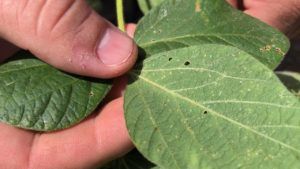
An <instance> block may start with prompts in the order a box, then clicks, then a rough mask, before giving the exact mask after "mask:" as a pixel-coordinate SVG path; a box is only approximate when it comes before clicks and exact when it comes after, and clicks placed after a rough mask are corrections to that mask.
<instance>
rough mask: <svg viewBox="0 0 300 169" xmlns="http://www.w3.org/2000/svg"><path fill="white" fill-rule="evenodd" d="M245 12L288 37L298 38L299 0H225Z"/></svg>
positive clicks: (299, 36)
mask: <svg viewBox="0 0 300 169" xmlns="http://www.w3.org/2000/svg"><path fill="white" fill-rule="evenodd" d="M227 1H228V2H229V3H230V4H231V5H232V6H234V7H236V8H238V7H239V8H241V10H243V11H244V12H245V13H246V14H248V15H251V16H253V17H255V18H258V19H260V20H261V21H263V22H265V23H267V24H269V25H270V26H273V27H275V28H277V29H279V30H280V31H282V32H283V33H285V34H286V35H287V36H288V37H289V38H290V39H299V38H300V1H299V0H227Z"/></svg>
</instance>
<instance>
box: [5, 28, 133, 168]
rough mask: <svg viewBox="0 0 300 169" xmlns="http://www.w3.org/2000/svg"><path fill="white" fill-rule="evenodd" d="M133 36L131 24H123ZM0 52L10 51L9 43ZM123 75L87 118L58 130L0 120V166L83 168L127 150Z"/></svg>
mask: <svg viewBox="0 0 300 169" xmlns="http://www.w3.org/2000/svg"><path fill="white" fill-rule="evenodd" d="M126 30H127V33H128V35H129V36H133V32H134V30H135V25H132V24H129V25H127V27H126ZM6 47H8V48H6V50H2V49H5V48H0V53H4V52H5V53H6V54H11V53H12V52H13V51H14V50H9V49H13V47H11V46H6ZM126 83H127V79H126V77H120V78H117V79H116V80H115V85H114V86H113V88H112V90H111V92H110V93H109V94H108V96H107V97H106V99H105V101H104V102H105V106H104V107H103V108H102V109H100V110H97V111H96V112H95V113H94V114H93V115H92V116H91V117H89V118H88V119H87V120H85V121H83V122H81V123H80V124H78V125H76V126H74V127H72V128H69V129H66V130H62V131H56V132H51V133H36V132H32V131H27V130H23V129H18V128H15V127H11V126H9V125H6V124H2V123H0V130H1V132H0V150H1V151H0V161H1V163H0V168H4V169H5V168H9V169H37V168H42V169H54V168H61V169H86V168H94V167H98V166H101V165H103V164H105V163H107V162H108V161H110V160H113V159H115V158H118V157H121V156H122V155H124V154H126V153H127V152H129V151H130V150H131V149H132V148H133V145H132V143H131V141H130V139H129V136H128V133H127V129H126V125H125V120H124V112H123V98H122V95H123V91H124V89H125V87H126Z"/></svg>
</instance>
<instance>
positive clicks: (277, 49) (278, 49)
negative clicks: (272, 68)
mask: <svg viewBox="0 0 300 169" xmlns="http://www.w3.org/2000/svg"><path fill="white" fill-rule="evenodd" d="M275 51H276V52H277V53H278V54H280V55H282V56H283V55H284V52H283V51H282V50H281V49H280V48H276V49H275Z"/></svg>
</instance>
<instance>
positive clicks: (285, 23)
mask: <svg viewBox="0 0 300 169" xmlns="http://www.w3.org/2000/svg"><path fill="white" fill-rule="evenodd" d="M20 1H21V0H20ZM53 1H54V0H53ZM79 1H80V2H77V1H76V3H83V1H81V0H79ZM227 1H228V2H229V3H230V4H231V5H233V6H234V7H237V4H238V2H237V1H238V0H227ZM18 2H19V1H18ZM22 2H23V0H22ZM28 2H30V1H28ZM34 2H44V1H43V0H37V1H34ZM50 2H51V0H49V3H48V5H49V4H51V3H50ZM56 2H58V1H56ZM66 2H70V1H69V0H65V1H62V2H59V3H58V4H60V3H63V4H64V3H66ZM0 3H1V4H0V8H1V9H3V6H5V4H6V5H9V6H13V4H14V5H16V4H15V3H16V2H15V1H11V0H6V1H5V0H2V1H1V0H0ZM10 4H11V5H10ZM46 4H47V3H46ZM46 4H44V5H42V6H47V5H46ZM28 5H29V4H27V5H25V6H28ZM31 5H33V6H34V7H33V8H34V9H35V10H37V9H39V8H41V6H39V7H38V6H35V5H34V4H31ZM52 5H55V4H52ZM60 5H61V4H60ZM29 6H30V5H29ZM72 6H73V7H70V6H69V7H66V6H64V8H63V9H62V7H59V5H57V6H56V8H58V9H60V10H63V11H67V12H66V14H64V16H61V14H60V15H59V18H60V19H59V20H60V21H59V22H58V23H55V25H58V26H55V27H56V28H55V29H50V27H52V28H53V26H51V24H50V26H49V25H47V24H46V23H43V18H44V19H45V20H47V17H46V14H47V12H46V9H44V8H45V7H42V8H43V10H41V9H39V11H35V12H34V14H26V15H24V16H27V15H28V16H27V17H29V16H30V17H33V16H35V18H39V19H38V20H39V21H38V22H36V23H35V27H34V28H35V29H34V31H33V30H32V31H33V32H30V31H31V29H30V28H29V27H30V24H25V26H24V29H25V28H26V29H25V30H24V31H22V30H21V29H20V27H21V26H17V28H18V29H17V28H16V29H17V30H16V31H14V30H12V32H10V31H11V30H9V31H8V30H5V29H9V28H11V27H10V26H7V27H8V28H1V27H2V26H1V23H2V22H1V21H0V35H1V37H3V38H5V39H7V40H9V41H10V42H12V43H14V44H16V45H17V46H19V47H22V48H25V49H29V50H30V51H32V52H33V53H34V54H36V55H38V56H39V57H40V58H41V59H44V60H45V61H48V63H50V64H52V65H54V66H56V67H58V68H61V69H64V70H67V71H70V72H74V73H78V74H82V75H87V76H95V77H110V76H114V75H119V74H121V73H122V70H128V69H129V68H130V67H131V66H132V65H133V63H134V61H135V59H136V47H135V46H134V47H133V52H132V53H131V54H130V58H129V59H128V60H127V62H124V63H123V64H121V66H120V67H118V66H116V67H110V66H103V65H102V64H103V63H102V62H100V63H98V62H96V63H92V62H93V61H94V60H93V59H91V60H92V61H85V62H84V63H85V64H86V65H87V66H88V65H89V64H100V65H101V66H103V67H101V66H100V67H99V68H95V67H96V66H95V67H93V66H92V68H91V69H80V68H76V67H80V66H78V65H81V62H80V59H79V61H78V58H76V57H80V56H82V55H81V54H86V56H90V57H94V56H98V54H92V55H90V54H91V52H90V51H89V49H92V47H89V45H90V44H97V43H95V41H96V40H95V39H94V38H95V37H97V38H98V37H100V39H101V37H105V36H104V35H103V33H102V31H100V30H101V29H100V30H97V29H96V27H97V25H98V27H99V28H101V23H103V22H104V23H105V25H106V24H107V25H108V26H107V27H109V28H111V27H112V26H111V25H110V24H108V23H107V22H106V21H104V20H103V19H102V18H101V17H100V16H98V15H96V14H95V13H94V12H92V13H93V14H87V15H93V16H88V17H87V16H85V17H84V18H85V19H80V17H79V18H78V16H76V15H80V14H79V13H80V11H81V10H83V11H85V9H83V8H81V7H80V5H79V4H77V5H72ZM50 7H51V6H50ZM50 7H49V8H50ZM52 7H53V6H52ZM19 8H21V9H20V10H21V11H22V9H23V11H25V10H24V9H25V7H24V6H23V7H19ZM1 9H0V11H2V10H1ZM10 9H11V8H10ZM243 10H244V12H245V13H247V14H249V15H251V16H253V17H256V18H258V19H260V20H262V21H264V22H266V23H267V24H269V25H271V26H273V27H276V28H278V29H279V30H281V31H282V32H284V33H286V34H287V35H289V37H290V38H292V37H296V35H298V34H297V30H299V24H300V23H299V16H300V14H299V11H300V10H299V1H298V0H244V1H243ZM7 11H8V12H7V15H10V16H14V17H15V18H16V16H15V14H13V13H16V10H14V12H12V11H9V10H7ZM41 11H44V12H41ZM68 11H69V12H68ZM10 12H11V13H10ZM52 12H53V13H52V14H53V16H52V14H51V16H52V17H50V18H52V19H53V20H55V19H54V18H55V17H54V16H56V15H58V14H55V13H56V11H52ZM29 13H30V12H29ZM37 13H38V14H37ZM39 15H40V16H39ZM37 16H39V17H37ZM19 17H20V16H19ZM3 18H5V17H3V12H0V19H1V20H2V21H3ZM61 18H64V19H61ZM87 18H90V19H87ZM23 20H24V19H23ZM74 20H76V21H74ZM78 20H81V21H80V22H79V21H78ZM82 20H84V21H82ZM95 20H96V23H97V24H93V22H95ZM97 20H98V22H97ZM24 21H25V20H24ZM24 21H20V20H19V21H18V24H22V23H24ZM6 22H7V24H8V25H13V24H17V23H14V22H13V19H11V20H9V19H7V21H6ZM73 22H74V23H75V22H76V23H77V24H74V23H73ZM30 23H31V24H32V23H34V21H31V22H30ZM78 23H80V24H79V25H81V26H80V27H81V29H79V30H77V29H76V27H77V26H76V25H78ZM44 24H46V25H44ZM52 24H53V23H52ZM68 24H71V27H69V26H68ZM73 24H74V25H73ZM83 25H84V26H83ZM90 25H91V26H90ZM99 25H100V26H99ZM44 26H45V30H43V29H44V28H43V27H44ZM73 26H74V32H73V31H71V32H69V31H66V30H69V29H68V28H73ZM89 27H90V28H89ZM1 29H3V30H1ZM86 29H88V30H86ZM113 29H114V31H115V28H113ZM134 29H135V26H134V25H129V26H128V27H127V31H128V32H129V34H130V35H131V36H132V34H133V32H134ZM41 30H43V31H46V32H47V30H52V31H53V30H55V31H54V34H56V32H57V35H56V36H54V35H53V36H50V37H48V36H47V33H49V31H48V32H47V33H43V31H41ZM18 31H20V32H18ZM27 31H29V32H30V33H29V34H27ZM78 31H79V33H78ZM90 31H91V32H90ZM99 31H100V33H99ZM5 32H6V33H5ZM62 32H63V34H62ZM60 33H61V34H60ZM22 34H25V35H26V36H23V35H22ZM64 34H67V35H64ZM74 34H75V35H74ZM77 35H78V37H77ZM95 35H99V36H95ZM101 35H103V36H101ZM74 36H75V37H74ZM78 39H79V40H78ZM102 39H103V38H102ZM104 39H106V38H104ZM116 39H117V38H116ZM120 39H122V38H120ZM32 41H36V42H38V43H37V44H36V46H35V44H33V42H32ZM39 43H40V44H39ZM53 43H54V44H53ZM78 43H79V44H78ZM112 43H114V42H112ZM61 45H66V46H61ZM81 45H82V46H81ZM91 46H93V45H91ZM115 46H118V45H115ZM111 48H113V47H111ZM16 49H17V47H15V46H14V45H11V44H9V43H8V42H6V41H3V40H2V41H0V53H4V52H5V53H6V54H5V55H3V56H1V57H2V58H0V59H2V60H3V59H4V58H6V57H7V56H9V55H10V54H11V53H13V52H14V51H15V50H16ZM93 49H95V47H94V48H93ZM96 49H98V48H97V47H96ZM2 51H3V52H2ZM78 51H79V53H80V54H78V53H77V52H78ZM80 51H81V52H80ZM96 51H97V52H98V51H99V50H96ZM85 52H87V53H85ZM100 53H101V52H100ZM61 54H66V55H64V56H63V55H61ZM50 56H51V57H52V56H53V58H50ZM66 56H69V57H71V58H72V59H74V60H75V62H69V60H68V59H69V58H64V57H66ZM84 56H85V55H84ZM112 56H115V54H113V55H112ZM60 57H62V58H60ZM86 58H88V57H86ZM86 58H85V59H86ZM72 59H71V60H72ZM122 66H123V67H122ZM98 69H99V70H98ZM99 72H101V73H99ZM116 72H117V73H116ZM116 84H117V85H115V86H114V87H113V89H112V92H111V93H110V94H109V96H108V97H107V101H106V102H107V104H106V105H105V106H104V108H103V109H101V110H98V111H97V112H95V114H94V115H93V116H92V117H90V118H88V119H87V120H85V121H84V122H82V123H80V124H79V125H76V126H74V127H72V128H70V129H66V130H63V131H58V132H52V133H43V134H40V133H34V132H31V131H26V130H22V129H17V128H14V127H10V126H8V125H5V124H0V129H1V131H2V132H0V149H1V152H0V161H1V163H0V168H12V169H14V168H18V169H19V168H22V169H23V168H25V169H28V168H29V169H35V168H43V169H48V168H49V169H52V168H64V169H68V168H70V169H73V168H76V169H77V168H93V167H95V166H97V165H102V164H104V163H105V162H107V161H109V160H112V159H115V158H117V157H119V156H121V155H123V154H125V153H126V152H128V151H129V150H130V149H132V148H133V145H132V143H131V142H130V139H129V136H128V133H127V130H126V127H125V122H124V115H123V113H124V112H123V98H122V91H123V89H124V88H125V85H126V78H119V79H117V80H116ZM1 154H2V155H1ZM12 159H13V160H12Z"/></svg>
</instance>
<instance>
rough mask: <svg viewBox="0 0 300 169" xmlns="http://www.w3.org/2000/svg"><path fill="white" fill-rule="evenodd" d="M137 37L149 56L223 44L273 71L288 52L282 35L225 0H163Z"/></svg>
mask: <svg viewBox="0 0 300 169" xmlns="http://www.w3.org/2000/svg"><path fill="white" fill-rule="evenodd" d="M134 38H135V40H136V42H137V44H138V45H139V46H140V47H141V48H142V49H143V50H144V52H145V55H146V56H147V57H149V56H152V55H154V54H157V53H161V52H165V51H169V50H173V49H179V48H184V47H188V46H197V45H201V44H223V45H230V46H234V47H237V48H239V49H241V50H243V51H246V52H247V53H249V54H251V55H252V56H253V57H255V58H256V59H257V60H259V61H260V62H262V63H263V64H265V65H267V66H268V67H269V68H271V69H274V68H276V67H277V66H278V64H279V63H280V62H281V60H282V58H283V56H284V54H285V53H286V52H287V50H288V49H289V40H288V39H287V38H286V37H285V36H284V35H283V34H282V33H280V32H279V31H277V30H275V29H274V28H272V27H270V26H268V25H266V24H265V23H263V22H261V21H259V20H258V19H255V18H252V17H251V16H248V15H246V14H244V13H242V12H241V11H238V10H236V9H234V8H232V7H231V6H230V5H229V4H228V3H227V2H225V0H164V1H163V2H162V3H161V4H160V5H159V6H157V7H156V8H154V9H153V10H151V12H149V13H148V14H147V15H146V16H145V17H144V18H143V19H142V20H141V21H140V22H139V24H138V26H137V29H136V32H135V37H134Z"/></svg>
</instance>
